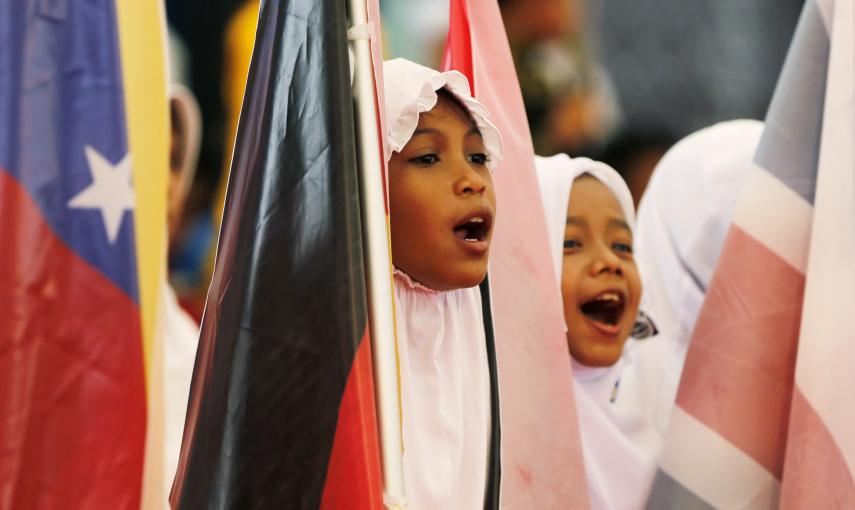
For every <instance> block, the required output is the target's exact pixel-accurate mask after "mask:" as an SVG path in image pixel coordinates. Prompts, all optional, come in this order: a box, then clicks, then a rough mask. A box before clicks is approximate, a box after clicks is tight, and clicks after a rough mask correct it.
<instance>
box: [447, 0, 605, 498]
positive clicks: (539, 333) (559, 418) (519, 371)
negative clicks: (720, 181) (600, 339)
mask: <svg viewBox="0 0 855 510" xmlns="http://www.w3.org/2000/svg"><path fill="white" fill-rule="evenodd" d="M447 48H448V50H447V53H448V52H450V53H451V55H450V58H447V59H446V62H445V66H444V68H446V69H447V68H453V69H457V70H458V71H461V72H463V73H464V74H466V75H467V76H468V77H469V78H470V80H472V88H473V90H474V92H475V97H476V98H477V99H478V100H479V101H481V102H482V103H483V104H484V106H486V107H487V109H488V110H489V111H490V120H491V121H493V123H494V124H495V125H496V127H497V128H498V129H499V131H500V132H501V133H502V146H503V150H504V159H503V160H502V162H501V163H500V164H499V165H498V166H497V168H496V172H495V174H494V175H493V182H494V184H495V188H496V201H497V203H498V211H499V216H500V219H499V221H498V222H497V223H496V227H495V232H494V234H493V242H492V247H491V248H490V250H491V253H490V273H489V275H490V288H491V291H490V293H491V298H492V308H493V325H494V331H495V340H496V361H497V365H498V376H499V377H498V379H499V403H500V407H501V411H500V416H501V422H502V425H501V430H502V445H501V449H502V451H501V461H502V476H501V504H502V506H503V507H505V508H571V509H576V508H588V507H589V500H588V493H587V484H586V477H585V468H584V464H583V460H582V445H581V440H580V436H579V422H578V419H577V417H576V404H575V396H574V394H573V386H572V373H571V367H570V355H569V352H568V351H567V342H566V337H565V334H564V317H563V312H562V310H561V303H560V301H559V300H558V299H556V296H557V295H558V289H557V287H556V281H555V274H554V270H553V266H552V262H551V257H550V254H549V249H550V248H549V242H548V240H547V239H548V238H547V235H546V225H545V223H544V221H543V208H542V206H541V202H540V192H539V190H538V185H537V177H536V175H535V169H534V149H533V147H532V142H531V134H530V132H529V129H528V120H527V118H526V114H525V106H524V104H523V101H522V93H521V91H520V87H519V80H518V79H517V75H516V69H515V68H514V62H513V59H512V58H511V50H510V46H509V44H508V38H507V35H506V34H505V29H504V23H503V20H502V15H501V12H500V11H499V6H498V4H497V3H496V1H495V0H452V2H451V18H450V26H449V37H448V46H447ZM520 296H524V297H525V299H520ZM556 431H560V433H557V434H556Z"/></svg>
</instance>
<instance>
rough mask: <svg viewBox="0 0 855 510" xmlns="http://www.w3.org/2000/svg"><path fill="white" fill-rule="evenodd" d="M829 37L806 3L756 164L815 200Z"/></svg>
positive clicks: (818, 16) (812, 6)
mask: <svg viewBox="0 0 855 510" xmlns="http://www.w3.org/2000/svg"><path fill="white" fill-rule="evenodd" d="M829 45H830V43H829V35H828V30H827V28H826V26H825V23H824V22H823V20H822V14H820V12H819V7H818V6H817V5H816V2H814V1H808V2H806V3H805V6H804V10H803V11H802V15H801V17H800V18H799V24H798V26H797V27H796V32H795V35H794V36H793V42H792V44H791V46H790V51H789V53H788V54H787V60H786V62H785V63H784V68H783V70H782V71H781V77H780V78H779V79H778V85H777V87H776V89H775V95H774V96H773V97H772V103H771V104H770V105H769V112H768V114H767V115H766V129H765V130H764V131H763V137H762V138H761V139H760V145H759V147H758V149H757V155H756V157H755V162H756V163H757V164H758V165H759V166H761V167H763V168H765V169H766V170H767V171H769V172H770V173H771V174H773V175H774V176H776V177H777V178H778V179H780V180H781V182H783V183H784V184H786V185H787V186H789V187H790V188H792V189H793V191H795V192H796V193H798V194H799V195H801V196H802V197H803V198H804V199H805V200H807V201H808V202H809V203H810V204H813V201H814V192H815V185H816V169H817V162H818V160H819V140H820V135H821V134H822V116H823V113H822V112H823V106H824V103H825V82H826V75H827V74H828V52H829Z"/></svg>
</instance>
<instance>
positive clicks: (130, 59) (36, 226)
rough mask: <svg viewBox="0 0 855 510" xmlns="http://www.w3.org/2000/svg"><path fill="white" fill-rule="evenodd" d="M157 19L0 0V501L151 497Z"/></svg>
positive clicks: (99, 4)
mask: <svg viewBox="0 0 855 510" xmlns="http://www.w3.org/2000/svg"><path fill="white" fill-rule="evenodd" d="M163 26H164V23H163V11H162V7H161V5H160V4H159V3H158V2H134V1H132V0H92V1H89V2H70V1H61V0H60V1H36V0H15V1H8V0H5V1H3V2H0V41H2V51H0V246H2V247H3V249H2V250H0V304H2V306H0V509H12V508H15V509H20V508H26V509H42V508H44V509H48V508H118V509H122V508H139V507H140V506H156V503H155V501H156V500H157V499H160V500H162V498H163V489H162V487H163V479H162V474H161V473H159V471H161V469H160V468H159V466H160V462H159V459H158V455H157V452H159V451H160V450H161V448H162V447H161V446H160V443H159V441H160V435H161V434H160V428H162V427H161V425H160V423H161V418H160V415H161V413H160V412H159V407H160V405H159V403H160V402H161V400H160V398H161V395H160V384H159V380H160V379H159V374H160V368H159V367H160V362H159V356H160V348H159V344H160V340H159V335H158V331H159V330H160V327H159V323H158V316H159V313H158V309H159V306H160V305H159V299H158V297H159V295H160V286H161V285H163V282H164V278H163V275H164V259H165V239H166V233H165V229H166V224H165V218H166V177H167V171H168V168H167V164H168V161H167V147H168V144H167V137H168V133H169V129H168V124H167V122H168V117H167V99H166V76H165V66H164V61H163V54H164V51H163V49H164V30H163ZM154 404H157V405H154ZM147 437H148V441H147ZM147 458H148V463H146V459H147ZM145 466H148V469H146V467H145ZM144 480H145V482H144Z"/></svg>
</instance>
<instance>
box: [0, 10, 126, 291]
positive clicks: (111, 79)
mask: <svg viewBox="0 0 855 510" xmlns="http://www.w3.org/2000/svg"><path fill="white" fill-rule="evenodd" d="M0 48H2V49H3V50H2V51H0V91H2V93H0V167H2V168H4V169H5V170H6V171H8V172H9V173H10V174H11V175H12V176H13V177H14V178H15V179H16V180H17V181H18V182H19V183H21V184H22V185H23V186H24V187H25V188H26V189H27V191H28V193H29V195H30V197H31V198H32V199H33V200H34V201H35V202H36V204H38V207H39V210H40V211H41V214H42V215H43V217H44V219H45V220H46V221H47V222H48V224H50V226H51V228H52V229H53V231H54V232H55V233H56V235H58V236H59V237H60V238H61V239H62V240H63V241H64V242H65V243H66V244H67V245H68V246H70V247H71V248H72V249H73V250H74V251H75V252H76V253H77V254H78V255H79V256H81V257H82V258H83V259H85V260H86V261H87V262H88V263H90V264H91V265H93V266H94V267H96V268H97V269H98V270H99V271H100V272H101V273H102V274H104V275H105V276H107V277H108V278H109V279H110V280H112V281H113V283H115V284H116V285H117V286H118V287H120V288H121V289H122V290H123V291H124V292H125V293H126V294H127V295H128V296H129V297H130V298H131V299H133V300H134V301H136V300H137V299H138V289H137V273H136V252H135V248H134V226H133V209H132V208H123V209H120V210H119V213H118V214H112V215H109V216H110V219H109V221H108V220H107V219H105V218H104V213H102V210H101V209H99V208H96V207H95V206H93V205H92V200H86V201H84V202H87V203H86V204H83V205H79V206H77V205H74V206H72V205H70V201H71V200H72V199H74V198H75V197H76V196H78V195H80V194H81V193H82V192H83V191H84V190H86V189H89V187H90V186H92V185H93V184H94V183H95V177H94V175H93V169H92V166H93V165H92V162H91V160H90V158H89V157H87V153H86V150H87V149H86V148H87V147H90V148H91V149H92V151H94V152H96V153H97V154H98V155H99V156H100V157H101V158H102V160H103V161H104V162H106V163H105V164H107V165H111V166H115V165H117V164H118V163H119V162H121V161H122V160H123V159H124V158H125V157H126V156H127V155H128V141H127V136H126V123H125V111H124V108H125V107H124V93H123V91H122V75H121V62H120V55H119V40H118V29H117V26H116V12H115V5H114V2H113V0H91V1H88V2H69V1H67V0H51V1H44V0H42V1H39V0H26V1H24V0H14V1H11V2H0ZM90 152H91V151H90ZM131 160H132V158H131ZM99 161H101V160H99ZM111 172H112V170H110V172H108V173H111ZM104 182H107V181H106V180H105V181H104ZM125 184H127V181H125ZM110 186H112V181H111V182H110ZM110 186H104V187H103V188H102V189H108V188H109V187H110ZM127 187H128V186H126V188H127ZM108 191H109V190H108ZM117 193H118V191H117ZM109 195H110V194H109V193H102V194H101V195H99V197H98V198H100V200H102V202H104V200H105V199H104V196H108V197H109ZM117 196H118V195H117ZM95 201H96V202H97V199H96V200H95ZM103 210H105V211H107V210H108V209H107V208H104V209H103ZM111 224H112V228H111Z"/></svg>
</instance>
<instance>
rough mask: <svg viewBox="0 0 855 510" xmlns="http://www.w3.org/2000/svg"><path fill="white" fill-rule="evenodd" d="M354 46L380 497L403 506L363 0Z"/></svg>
mask: <svg viewBox="0 0 855 510" xmlns="http://www.w3.org/2000/svg"><path fill="white" fill-rule="evenodd" d="M348 7H349V14H350V22H351V29H350V31H349V39H350V40H351V44H352V48H353V53H354V55H353V57H354V58H353V61H354V62H353V92H354V99H355V106H354V113H355V122H356V127H357V133H358V137H357V138H358V140H357V141H358V152H359V155H358V157H359V195H360V208H361V214H362V239H363V251H364V254H365V257H364V258H365V275H366V289H367V292H368V316H369V324H370V333H371V350H372V357H373V362H374V383H375V384H374V386H375V390H374V391H375V395H376V401H377V422H378V425H379V433H380V460H381V464H382V468H383V500H384V505H385V506H386V508H388V509H390V510H403V509H405V508H406V506H407V505H406V500H405V494H404V468H403V458H402V455H403V440H402V438H401V398H400V391H399V383H400V378H399V373H398V347H397V339H396V337H395V312H394V310H395V308H394V306H395V304H394V299H393V291H392V260H391V249H390V245H389V223H388V216H387V214H386V196H385V193H384V188H385V186H384V184H385V183H384V179H385V172H384V171H383V163H384V162H383V160H382V159H381V152H382V145H381V140H380V138H379V129H378V125H379V119H378V117H377V109H378V106H379V107H382V105H378V100H377V91H376V88H375V82H374V71H373V63H372V60H371V58H372V56H371V30H370V28H369V25H368V11H367V0H348Z"/></svg>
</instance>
